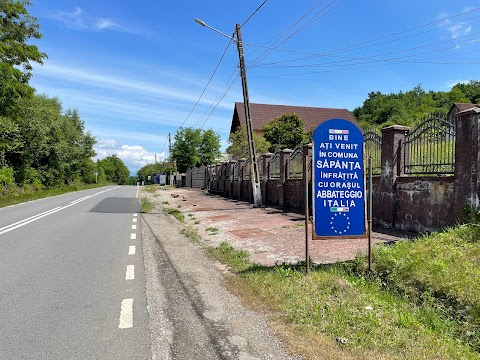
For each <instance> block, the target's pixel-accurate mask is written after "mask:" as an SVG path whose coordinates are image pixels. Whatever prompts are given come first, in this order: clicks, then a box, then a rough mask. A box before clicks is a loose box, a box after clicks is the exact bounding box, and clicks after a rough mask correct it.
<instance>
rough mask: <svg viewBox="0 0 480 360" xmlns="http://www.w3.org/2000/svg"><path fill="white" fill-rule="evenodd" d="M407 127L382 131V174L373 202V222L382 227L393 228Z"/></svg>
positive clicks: (398, 126)
mask: <svg viewBox="0 0 480 360" xmlns="http://www.w3.org/2000/svg"><path fill="white" fill-rule="evenodd" d="M409 132H410V128H409V127H408V126H400V125H393V126H389V127H386V128H384V129H382V159H381V163H382V172H381V176H380V191H379V194H378V195H377V196H375V199H374V201H373V207H372V210H373V211H374V217H375V220H376V221H378V222H380V223H381V225H382V226H384V227H389V228H394V227H395V216H396V179H397V177H398V176H402V175H403V174H404V165H405V158H404V146H403V145H404V143H405V136H406V135H407V134H408V133H409Z"/></svg>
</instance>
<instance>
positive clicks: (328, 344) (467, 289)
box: [207, 229, 480, 359]
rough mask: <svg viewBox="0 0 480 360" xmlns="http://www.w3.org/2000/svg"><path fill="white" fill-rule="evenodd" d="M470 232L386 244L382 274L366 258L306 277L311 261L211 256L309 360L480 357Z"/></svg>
mask: <svg viewBox="0 0 480 360" xmlns="http://www.w3.org/2000/svg"><path fill="white" fill-rule="evenodd" d="M462 231H463V232H464V233H465V232H466V233H469V231H467V230H465V229H463V230H462V229H460V230H458V229H457V230H450V231H449V232H446V233H444V234H435V235H433V236H430V237H428V238H422V239H419V240H417V241H416V242H407V241H405V242H401V243H398V244H397V245H395V246H392V247H381V248H380V249H378V250H376V251H375V252H374V256H375V257H374V264H375V266H374V269H373V272H372V273H369V272H367V271H366V270H365V266H364V264H365V259H364V258H360V257H359V258H357V259H356V260H355V261H353V262H351V263H338V264H332V265H323V266H313V267H312V268H311V269H312V271H311V273H310V274H309V275H306V274H305V273H304V266H303V264H298V265H287V264H282V265H277V266H272V267H266V266H259V265H256V264H252V263H250V262H249V260H248V254H247V253H246V252H245V251H237V250H235V249H234V248H232V247H231V246H230V245H228V244H227V243H222V244H221V245H220V246H218V247H217V248H209V249H208V250H207V251H208V252H209V253H210V254H211V255H213V256H214V257H216V258H217V259H218V260H220V261H221V262H224V263H226V264H228V265H229V266H230V267H231V269H232V272H233V273H234V274H235V275H236V276H232V277H230V279H229V283H230V288H231V289H232V291H234V292H235V293H237V294H238V295H240V296H241V297H242V298H243V299H244V300H245V302H246V303H247V304H250V305H251V306H252V307H254V308H259V307H260V308H263V309H266V310H267V311H268V313H269V314H271V318H272V321H273V323H274V324H275V325H274V328H275V329H276V330H277V331H278V332H279V336H280V337H281V338H282V339H284V340H286V342H287V343H288V344H289V346H288V347H289V349H290V350H291V351H292V352H293V353H295V354H301V355H303V356H304V357H305V359H317V358H318V359H320V358H322V359H346V358H350V359H480V353H479V349H478V347H477V341H476V340H478V338H479V335H480V333H479V332H478V327H477V319H478V316H479V314H480V312H479V311H478V308H477V307H476V300H477V298H478V296H479V294H480V292H479V291H478V284H476V280H475V279H477V280H478V275H479V274H478V272H477V271H478V270H477V269H476V267H475V264H478V261H479V260H480V257H479V256H480V248H479V245H478V243H477V242H472V241H471V236H470V237H469V236H465V240H462V237H461V233H462ZM442 249H443V250H442ZM474 260H475V261H474ZM472 261H474V262H472ZM448 274H450V275H448ZM472 281H473V282H472ZM299 344H301V345H299Z"/></svg>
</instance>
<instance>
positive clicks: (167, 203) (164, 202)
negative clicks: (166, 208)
mask: <svg viewBox="0 0 480 360" xmlns="http://www.w3.org/2000/svg"><path fill="white" fill-rule="evenodd" d="M162 204H164V205H170V202H169V201H162Z"/></svg>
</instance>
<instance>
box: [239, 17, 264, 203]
mask: <svg viewBox="0 0 480 360" xmlns="http://www.w3.org/2000/svg"><path fill="white" fill-rule="evenodd" d="M240 28H241V26H240V24H237V25H236V26H235V32H236V34H237V49H238V58H239V61H240V77H241V78H242V90H243V107H244V110H245V122H246V125H247V136H248V153H249V156H250V181H251V184H252V191H253V203H254V206H255V207H258V208H259V207H262V190H261V187H260V178H259V176H258V164H257V154H256V152H255V142H254V140H253V131H252V121H251V117H250V101H249V99H248V87H247V72H246V68H245V59H244V55H243V44H242V33H241V31H240Z"/></svg>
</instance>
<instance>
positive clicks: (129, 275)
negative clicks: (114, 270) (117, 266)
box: [125, 265, 135, 280]
mask: <svg viewBox="0 0 480 360" xmlns="http://www.w3.org/2000/svg"><path fill="white" fill-rule="evenodd" d="M125 280H135V265H127V272H126V273H125Z"/></svg>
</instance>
